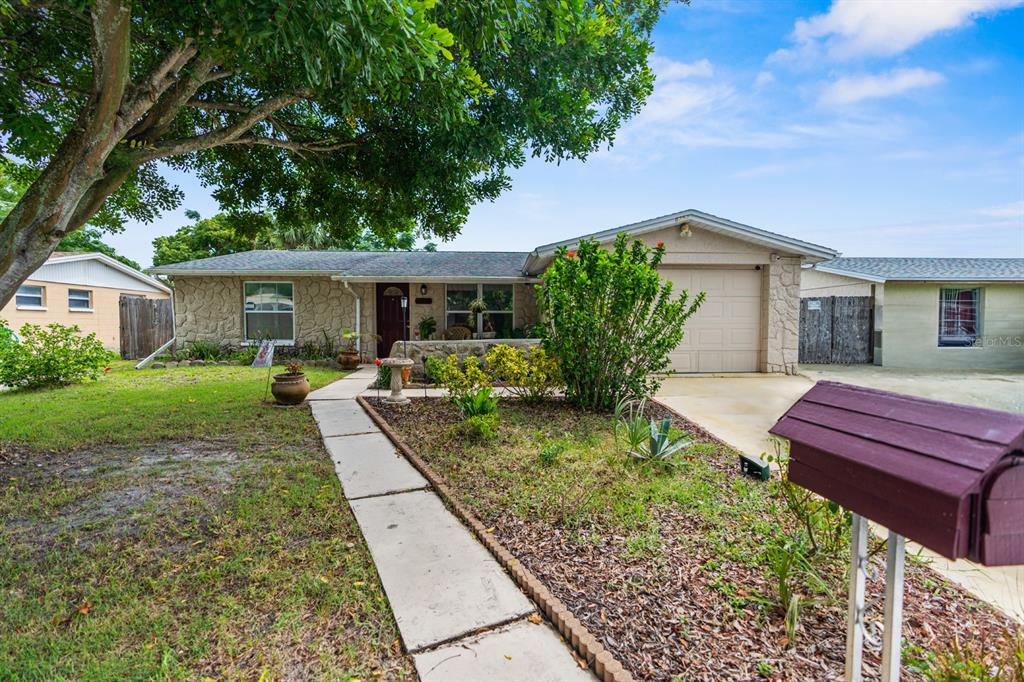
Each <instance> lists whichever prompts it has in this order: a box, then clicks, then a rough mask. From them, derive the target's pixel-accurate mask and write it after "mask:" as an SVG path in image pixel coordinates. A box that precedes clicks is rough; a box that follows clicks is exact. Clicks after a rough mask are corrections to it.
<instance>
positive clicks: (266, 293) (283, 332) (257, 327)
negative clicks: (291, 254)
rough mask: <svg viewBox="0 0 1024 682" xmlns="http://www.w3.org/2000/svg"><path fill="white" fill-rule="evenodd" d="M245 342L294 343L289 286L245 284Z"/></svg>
mask: <svg viewBox="0 0 1024 682" xmlns="http://www.w3.org/2000/svg"><path fill="white" fill-rule="evenodd" d="M244 286H245V338H246V339H248V340H250V341H259V340H262V339H274V340H275V341H293V340H294V339H295V309H294V299H293V298H292V283H291V282H246V283H245V285H244Z"/></svg>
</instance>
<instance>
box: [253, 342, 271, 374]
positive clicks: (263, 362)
mask: <svg viewBox="0 0 1024 682" xmlns="http://www.w3.org/2000/svg"><path fill="white" fill-rule="evenodd" d="M273 364H274V342H273V341H272V340H270V339H267V340H266V341H260V348H259V350H258V351H256V357H255V358H254V359H253V361H252V366H253V367H256V368H259V367H270V366H271V365H273Z"/></svg>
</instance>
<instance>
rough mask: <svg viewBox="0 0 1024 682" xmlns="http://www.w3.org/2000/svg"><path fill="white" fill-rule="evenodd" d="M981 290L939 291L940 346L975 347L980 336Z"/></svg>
mask: <svg viewBox="0 0 1024 682" xmlns="http://www.w3.org/2000/svg"><path fill="white" fill-rule="evenodd" d="M980 299H981V289H940V290H939V345H940V346H973V345H975V344H976V343H977V341H978V339H979V336H980V331H981V330H980V327H981V320H980V316H979V311H980V305H979V304H980V302H981V301H980Z"/></svg>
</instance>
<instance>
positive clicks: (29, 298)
mask: <svg viewBox="0 0 1024 682" xmlns="http://www.w3.org/2000/svg"><path fill="white" fill-rule="evenodd" d="M14 305H15V306H17V307H18V308H42V307H43V287H36V286H31V285H28V284H23V285H22V286H20V287H18V293H16V294H15V295H14Z"/></svg>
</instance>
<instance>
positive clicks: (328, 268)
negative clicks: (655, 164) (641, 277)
mask: <svg viewBox="0 0 1024 682" xmlns="http://www.w3.org/2000/svg"><path fill="white" fill-rule="evenodd" d="M620 232H626V233H628V234H630V235H632V236H634V237H636V238H638V239H642V240H644V241H645V242H647V243H649V244H652V245H653V244H655V243H657V242H659V241H660V242H663V243H664V245H665V249H666V253H665V257H664V259H663V261H662V265H661V268H660V269H661V272H662V273H663V276H664V278H665V279H667V280H670V281H672V282H673V283H675V284H676V285H677V286H678V287H681V288H686V289H689V290H690V291H691V292H697V291H704V292H706V294H707V299H706V301H705V303H704V305H703V306H702V307H701V309H700V311H699V312H698V313H697V314H696V315H695V316H694V317H693V318H691V319H690V321H689V322H688V323H687V331H686V336H685V339H684V341H683V343H682V344H681V345H680V346H679V347H678V348H677V349H676V350H675V351H674V352H673V353H672V356H671V361H672V365H671V366H672V369H673V370H675V371H679V372H793V371H795V368H796V363H797V344H798V329H797V326H798V324H799V307H800V274H801V265H803V264H808V263H816V262H820V261H823V260H827V259H830V258H834V257H835V256H836V255H837V254H836V252H835V251H832V250H831V249H827V248H825V247H822V246H817V245H815V244H810V243H807V242H804V241H800V240H797V239H792V238H790V237H785V236H783V235H780V234H776V233H773V232H768V231H765V230H761V229H758V228H755V227H751V226H749V225H742V224H740V223H736V222H733V221H730V220H725V219H722V218H718V217H716V216H712V215H709V214H707V213H703V212H700V211H695V210H688V211H681V212H679V213H674V214H671V215H666V216H662V217H659V218H654V219H651V220H646V221H643V222H639V223H634V224H631V225H625V226H622V227H616V228H613V229H610V230H606V231H604V232H599V233H595V234H591V235H585V237H587V238H594V239H598V240H599V241H601V242H602V243H610V242H611V241H613V240H614V239H615V236H616V235H617V234H619V233H620ZM583 238H584V237H576V238H573V239H569V240H564V241H561V242H556V243H552V244H547V245H544V246H540V247H537V248H535V249H534V250H533V251H530V252H525V251H524V252H456V251H446V252H436V253H431V252H369V253H368V252H344V251H249V252H245V253H236V254H231V255H227V256H217V257H214V258H206V259H202V260H196V261H190V262H186V263H176V264H173V265H164V266H161V267H159V268H154V269H153V272H154V273H158V274H161V275H166V276H167V277H169V278H171V280H172V282H173V288H174V307H175V323H176V331H175V333H176V336H177V340H178V343H181V344H187V343H190V342H192V341H194V340H196V339H206V340H210V341H213V342H216V343H221V344H230V345H238V344H244V343H251V342H252V341H254V340H255V339H257V338H261V337H262V336H267V335H269V336H272V337H274V338H275V339H277V340H278V341H279V342H280V343H282V344H302V343H306V342H313V341H319V340H321V339H322V338H323V335H324V334H327V336H328V337H330V338H334V339H337V338H338V337H339V336H340V334H341V332H342V331H343V330H358V331H360V332H362V333H363V334H364V335H366V337H365V338H364V341H363V343H362V350H363V351H364V353H365V354H366V355H367V356H368V357H374V356H386V355H388V354H389V353H390V350H391V348H392V346H393V344H394V342H395V341H398V340H401V339H402V338H403V335H405V334H407V335H408V338H409V339H410V340H415V339H416V338H417V334H418V325H419V321H420V320H421V319H422V318H424V317H427V316H430V317H433V318H434V320H435V321H436V322H437V327H438V332H437V333H438V334H443V333H444V331H445V330H446V329H448V328H451V327H456V326H458V327H469V328H471V329H472V330H473V333H474V335H475V336H476V337H482V338H503V337H515V336H522V335H525V334H526V333H528V331H529V327H530V326H531V325H533V324H536V323H538V322H540V319H539V314H538V310H537V302H536V297H535V293H534V287H535V286H536V285H537V283H538V282H539V280H538V277H539V275H540V274H541V273H542V272H543V271H544V270H545V268H547V266H548V265H549V264H550V263H551V260H552V258H553V257H554V255H555V252H556V251H557V249H558V248H560V247H562V246H567V247H570V248H571V246H572V245H573V244H575V243H578V242H579V240H580V239H583ZM403 298H405V299H406V300H407V308H405V309H404V316H403V308H402V306H401V300H402V299H403ZM474 299H482V300H483V301H484V303H485V304H486V305H485V308H486V309H485V310H484V311H483V312H480V313H473V312H470V311H469V305H468V304H469V302H470V301H473V300H474ZM403 320H404V323H403ZM403 324H404V325H405V329H404V331H403ZM369 335H373V336H376V337H377V339H379V340H377V339H374V338H371V337H370V336H369Z"/></svg>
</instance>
